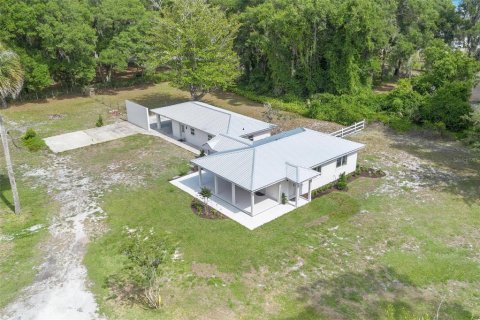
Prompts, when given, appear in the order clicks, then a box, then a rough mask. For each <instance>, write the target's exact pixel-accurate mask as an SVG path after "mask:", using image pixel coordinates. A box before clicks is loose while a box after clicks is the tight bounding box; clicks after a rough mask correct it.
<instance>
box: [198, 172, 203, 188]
mask: <svg viewBox="0 0 480 320" xmlns="http://www.w3.org/2000/svg"><path fill="white" fill-rule="evenodd" d="M202 180H203V179H202V168H200V167H198V184H199V185H200V187H202V186H203V181H202Z"/></svg>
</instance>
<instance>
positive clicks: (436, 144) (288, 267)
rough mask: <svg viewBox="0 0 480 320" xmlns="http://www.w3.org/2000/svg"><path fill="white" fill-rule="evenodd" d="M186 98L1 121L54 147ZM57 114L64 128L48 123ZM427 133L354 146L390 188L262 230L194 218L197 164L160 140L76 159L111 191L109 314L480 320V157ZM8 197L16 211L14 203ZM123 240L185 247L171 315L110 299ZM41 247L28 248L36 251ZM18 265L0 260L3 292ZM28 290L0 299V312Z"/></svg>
mask: <svg viewBox="0 0 480 320" xmlns="http://www.w3.org/2000/svg"><path fill="white" fill-rule="evenodd" d="M187 97H188V95H187V94H186V93H185V92H182V91H180V90H177V89H174V88H172V87H170V86H169V85H168V84H165V83H164V84H160V85H156V86H151V87H145V88H139V89H135V90H128V91H127V90H125V91H119V92H111V93H109V94H108V95H99V96H97V97H95V98H82V97H77V98H71V99H63V100H58V101H49V102H42V103H35V104H24V105H19V106H15V107H12V108H10V109H9V110H7V111H6V112H4V114H5V117H6V118H7V120H8V121H9V123H10V124H12V123H15V124H17V127H16V128H17V129H18V130H17V131H13V132H12V134H13V135H15V134H17V135H19V134H20V132H21V131H22V130H24V128H26V127H30V126H33V127H34V128H35V129H36V130H37V131H38V132H39V133H40V134H41V135H43V136H45V135H53V134H58V133H62V132H66V131H71V130H76V129H85V128H88V127H93V126H94V123H95V121H96V118H97V117H98V114H99V113H101V114H103V115H105V118H106V122H107V123H108V122H112V121H115V120H116V119H115V116H113V115H112V116H110V115H109V114H111V113H110V112H109V111H111V110H112V109H115V108H116V106H117V105H119V104H120V103H121V101H123V99H132V100H135V101H138V102H140V103H144V104H145V105H148V106H161V105H167V104H169V103H172V102H175V101H182V100H185V99H186V98H187ZM206 99H207V101H210V102H212V103H215V104H217V105H219V106H223V107H226V108H229V109H231V110H234V111H237V112H241V113H245V114H248V115H252V116H256V117H260V116H261V113H262V108H261V106H258V105H257V104H254V103H250V102H248V101H246V100H245V99H242V98H240V97H237V96H235V95H231V94H223V95H216V96H207V98H206ZM53 114H60V115H61V116H60V117H54V118H55V119H51V118H52V117H51V115H53ZM278 121H279V124H280V125H281V126H282V128H288V127H291V126H292V125H293V126H294V125H298V124H301V125H304V126H308V127H313V128H317V129H319V130H321V129H322V128H323V129H324V130H325V131H329V130H330V129H333V128H336V126H335V125H334V124H328V123H321V122H315V121H313V120H309V119H302V118H298V116H295V115H290V114H286V116H285V117H284V119H281V120H280V119H279V120H278ZM428 134H429V133H428V132H410V133H405V134H396V133H393V132H391V131H390V130H388V129H386V128H384V127H382V126H380V125H376V124H371V125H369V126H368V128H367V130H365V131H364V132H362V133H360V134H358V135H357V136H355V137H353V138H352V139H354V140H356V141H360V142H363V143H366V144H367V147H366V149H365V150H364V151H363V152H362V153H361V154H360V160H359V161H360V163H361V164H364V165H368V166H371V167H376V168H382V169H383V170H384V171H386V172H387V176H386V177H385V178H382V179H368V178H360V179H358V180H355V181H354V182H352V183H351V184H350V185H349V190H348V192H334V193H331V194H329V195H326V196H324V197H321V198H318V199H315V200H314V201H313V202H312V203H311V204H309V205H307V206H304V207H302V208H299V209H298V210H295V211H293V212H291V213H289V214H287V215H285V216H283V217H281V218H279V219H277V220H275V221H273V222H272V223H269V224H267V225H265V226H262V227H260V228H259V229H257V230H255V231H248V230H247V229H245V228H243V227H242V226H240V225H238V224H236V223H235V222H233V221H231V220H204V219H201V218H198V217H197V216H195V215H193V214H192V212H191V210H190V207H189V204H190V197H189V196H188V195H187V194H186V193H183V192H182V191H180V190H178V189H176V188H175V187H173V186H172V185H170V184H169V183H168V179H170V178H172V177H173V176H175V175H177V174H179V173H180V172H182V171H184V170H185V168H186V164H187V162H188V160H189V159H190V158H191V157H192V156H191V155H190V154H188V153H187V152H186V151H185V150H182V149H179V148H176V147H174V146H172V145H169V144H167V143H166V142H164V141H162V140H158V139H156V138H154V137H149V136H140V135H138V136H132V137H128V138H125V139H121V140H117V141H113V142H110V143H105V144H101V145H96V146H91V147H88V148H84V149H80V150H75V151H71V152H67V153H66V156H69V157H71V158H72V160H73V161H74V162H75V163H76V164H77V165H78V166H79V167H80V168H82V170H83V172H85V173H86V174H88V175H89V176H91V177H92V178H94V179H95V181H98V183H101V184H102V185H103V186H104V195H103V197H102V208H103V209H104V210H105V212H106V220H105V221H104V222H103V223H101V224H99V225H97V226H95V227H92V234H93V235H94V240H93V241H92V242H91V244H90V246H89V250H88V253H87V256H86V258H85V263H86V265H87V267H88V272H89V277H90V279H91V280H92V283H93V284H92V290H93V291H94V293H95V294H96V297H97V300H98V302H99V304H100V306H101V311H102V312H103V313H104V314H105V315H107V316H108V317H109V318H111V319H157V318H166V319H352V318H358V319H418V318H420V317H422V316H429V317H430V318H432V319H433V318H435V317H436V315H437V312H438V315H439V317H438V318H439V319H476V318H478V317H479V316H480V294H479V292H480V255H479V252H480V203H479V198H480V176H479V172H480V162H479V157H478V155H475V154H472V153H470V152H469V151H468V150H466V149H465V148H464V147H463V146H461V145H460V144H458V143H457V142H453V141H447V140H440V139H439V138H437V137H432V136H430V135H428ZM14 157H15V163H16V168H17V171H18V172H19V175H23V174H24V173H25V172H27V170H31V169H32V168H41V167H42V166H46V165H48V159H49V156H48V155H47V154H43V153H40V154H30V153H27V152H26V151H25V150H14ZM23 163H26V164H27V166H22V165H21V164H23ZM27 167H28V168H27ZM20 180H21V181H23V182H22V184H23V185H22V188H23V189H24V191H23V193H26V194H30V195H31V197H24V198H25V199H26V200H25V203H26V206H27V208H28V207H31V208H41V210H40V211H37V210H33V211H32V213H31V216H32V217H33V216H34V213H33V212H35V214H38V216H37V217H38V220H35V221H39V222H35V223H42V221H45V219H46V217H48V213H52V212H54V203H53V204H49V205H46V203H47V200H46V199H48V195H46V194H44V193H43V192H42V190H41V188H40V189H34V190H31V187H32V186H34V185H35V183H36V182H35V181H31V179H29V178H21V179H20ZM2 181H3V182H2V186H4V185H5V179H3V180H2ZM2 190H3V189H2ZM3 194H4V195H5V198H6V199H7V200H8V199H9V193H8V190H6V191H4V192H3ZM0 219H2V218H1V217H0ZM3 219H5V218H3ZM9 219H10V218H9ZM12 219H13V218H12ZM32 219H33V218H32ZM4 221H5V220H3V221H1V220H0V222H2V223H3V224H2V229H0V230H1V232H0V233H1V234H5V233H10V231H9V229H5V228H10V227H4V226H8V225H10V226H14V225H15V223H17V222H7V223H6V224H5V222H4ZM29 222H31V221H29ZM31 223H33V222H31ZM30 225H31V224H30ZM28 226H29V225H27V224H25V223H24V224H23V225H21V226H19V227H18V228H19V229H24V228H25V227H28ZM12 228H13V227H12ZM126 228H129V229H135V228H148V229H150V228H152V229H153V230H154V231H155V232H158V233H161V234H165V235H166V236H168V238H170V239H171V240H172V241H173V242H174V243H175V244H176V246H177V249H178V252H179V255H180V258H179V259H177V260H175V261H172V262H171V263H168V265H167V266H166V269H165V274H164V275H163V286H162V288H161V296H162V301H163V306H162V308H161V309H160V310H149V309H145V308H144V307H143V306H141V305H138V304H132V303H130V302H126V301H122V300H120V299H119V298H118V297H115V295H113V294H112V292H111V290H110V289H109V288H108V286H106V281H107V278H108V277H109V276H110V275H112V274H115V273H116V272H117V271H118V270H119V269H120V268H121V267H122V262H123V261H124V259H125V258H124V256H123V255H122V253H121V252H120V247H121V246H122V244H123V243H124V242H125V239H126V238H125V229H126ZM43 237H45V233H43V234H42V233H36V234H34V235H31V236H29V237H26V238H23V239H29V240H28V241H29V242H28V245H29V246H30V248H29V250H32V249H31V248H32V247H33V246H34V244H35V243H38V242H41V240H42V238H43ZM23 239H18V240H17V239H16V240H14V241H11V242H0V248H2V246H3V247H4V248H5V249H4V248H2V251H3V252H7V250H8V252H9V254H10V255H17V256H18V257H20V256H25V255H26V254H25V251H24V250H23V249H22V244H21V241H25V240H23ZM12 245H14V246H15V247H13V248H10V247H9V248H7V247H6V246H12ZM16 259H17V258H15V260H14V259H12V258H11V256H8V257H6V256H5V255H4V254H2V255H0V272H1V273H0V274H1V275H2V279H3V277H4V275H5V274H7V273H6V272H7V271H8V270H10V269H8V268H9V264H10V265H11V261H16ZM19 259H20V261H22V259H21V258H19ZM37 261H38V257H37V258H31V257H28V258H26V259H24V262H23V263H24V266H25V267H23V268H20V270H17V274H19V277H20V276H21V274H25V275H26V276H25V278H24V279H25V281H24V282H23V283H22V284H21V285H24V284H26V283H27V282H28V281H29V279H31V277H32V276H33V272H32V270H31V266H32V265H34V264H35V263H36V262H37ZM10 268H11V267H10ZM29 268H30V269H29ZM12 283H13V282H12ZM17 291H18V287H17V288H13V287H11V286H7V287H5V289H4V287H3V286H2V289H0V303H3V304H4V303H5V302H6V301H8V300H9V299H11V298H12V297H13V295H14V294H15V292H17Z"/></svg>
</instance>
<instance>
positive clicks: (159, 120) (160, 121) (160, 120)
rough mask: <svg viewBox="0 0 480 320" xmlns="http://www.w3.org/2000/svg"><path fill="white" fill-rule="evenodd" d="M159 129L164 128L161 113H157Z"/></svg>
mask: <svg viewBox="0 0 480 320" xmlns="http://www.w3.org/2000/svg"><path fill="white" fill-rule="evenodd" d="M157 129H158V130H160V129H162V118H161V117H160V115H159V114H157Z"/></svg>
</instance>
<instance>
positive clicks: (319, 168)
mask: <svg viewBox="0 0 480 320" xmlns="http://www.w3.org/2000/svg"><path fill="white" fill-rule="evenodd" d="M313 170H315V171H317V172H320V173H322V166H317V167H314V168H313Z"/></svg>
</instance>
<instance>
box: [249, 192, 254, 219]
mask: <svg viewBox="0 0 480 320" xmlns="http://www.w3.org/2000/svg"><path fill="white" fill-rule="evenodd" d="M250 205H251V210H250V213H251V214H252V216H253V206H254V205H255V193H254V192H253V191H251V192H250Z"/></svg>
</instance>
